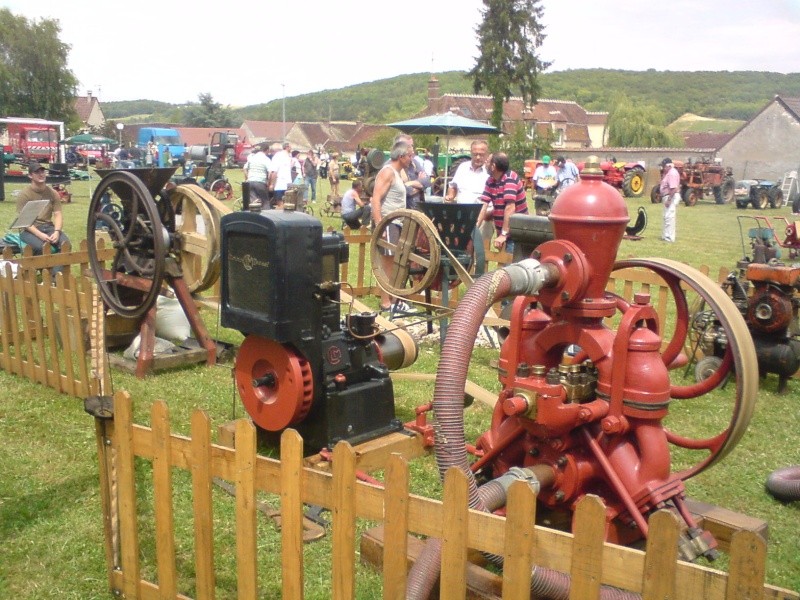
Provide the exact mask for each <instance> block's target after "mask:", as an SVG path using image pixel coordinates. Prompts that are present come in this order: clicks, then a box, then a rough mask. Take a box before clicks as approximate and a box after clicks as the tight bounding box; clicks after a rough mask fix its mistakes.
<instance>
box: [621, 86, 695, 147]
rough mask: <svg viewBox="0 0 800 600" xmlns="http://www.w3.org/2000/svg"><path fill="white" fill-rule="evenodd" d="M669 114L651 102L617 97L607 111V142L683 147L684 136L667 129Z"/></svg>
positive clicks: (630, 145) (624, 96) (628, 145)
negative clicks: (632, 100)
mask: <svg viewBox="0 0 800 600" xmlns="http://www.w3.org/2000/svg"><path fill="white" fill-rule="evenodd" d="M666 125H667V116H666V115H665V114H664V112H662V111H661V110H659V109H658V108H656V107H655V106H653V105H652V104H642V103H638V102H637V103H634V102H631V101H630V99H628V97H627V96H626V95H625V94H618V95H616V96H615V97H614V100H613V105H612V108H611V111H610V113H609V115H608V145H609V146H617V147H620V148H681V147H683V139H682V138H681V137H680V136H678V135H675V134H673V133H670V132H669V131H668V130H667V129H666Z"/></svg>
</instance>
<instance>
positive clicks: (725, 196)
mask: <svg viewBox="0 0 800 600" xmlns="http://www.w3.org/2000/svg"><path fill="white" fill-rule="evenodd" d="M733 189H734V183H733V179H732V178H731V177H726V178H725V179H723V180H722V185H721V186H720V195H721V196H722V202H724V203H725V204H730V203H731V202H732V201H733Z"/></svg>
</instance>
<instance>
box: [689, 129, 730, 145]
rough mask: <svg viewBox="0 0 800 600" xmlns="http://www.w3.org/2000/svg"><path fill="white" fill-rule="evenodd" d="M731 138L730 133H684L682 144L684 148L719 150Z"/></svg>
mask: <svg viewBox="0 0 800 600" xmlns="http://www.w3.org/2000/svg"><path fill="white" fill-rule="evenodd" d="M732 137H733V134H732V133H712V132H707V131H704V132H700V133H692V132H686V133H684V134H683V142H684V146H685V147H686V148H721V147H722V146H723V144H725V142H727V141H728V140H729V139H731V138H732Z"/></svg>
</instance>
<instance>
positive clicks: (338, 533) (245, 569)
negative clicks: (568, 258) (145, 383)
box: [97, 392, 800, 600]
mask: <svg viewBox="0 0 800 600" xmlns="http://www.w3.org/2000/svg"><path fill="white" fill-rule="evenodd" d="M131 404H132V401H131V398H130V396H129V395H128V394H126V393H125V392H118V393H117V394H116V395H115V396H114V417H113V420H108V421H98V425H97V432H98V440H97V448H98V452H99V455H100V456H99V458H100V460H99V464H100V466H101V473H100V475H101V482H102V488H103V490H104V492H103V494H101V498H102V502H103V516H104V522H105V524H106V555H107V557H109V563H108V574H109V582H110V585H111V587H112V588H113V589H114V590H115V591H118V592H120V593H122V594H124V595H125V597H127V598H128V599H133V598H142V599H147V600H149V599H150V598H188V596H186V595H185V594H186V593H187V592H186V591H185V590H180V589H178V585H177V583H176V582H178V581H179V580H180V573H179V570H178V567H177V565H176V559H175V536H174V528H175V517H174V509H173V502H174V501H175V500H176V498H177V497H179V496H182V495H188V494H190V493H191V498H192V503H193V510H194V515H193V523H194V556H193V560H194V568H193V584H194V588H193V589H194V593H195V597H196V598H197V600H207V599H211V598H215V591H216V589H217V586H218V584H219V582H218V581H217V576H216V572H215V558H216V556H217V555H216V554H215V551H219V552H226V553H229V552H233V549H229V548H220V547H219V546H215V543H214V540H215V534H219V533H221V532H217V531H215V523H216V522H217V520H216V519H215V516H214V512H213V509H214V508H215V507H214V504H213V502H212V500H211V490H212V479H213V478H214V477H219V478H222V479H224V480H227V481H229V482H232V483H233V484H234V486H235V488H236V511H235V512H236V519H235V529H236V531H235V546H236V548H235V556H236V585H235V587H236V590H237V594H238V598H240V599H250V598H253V599H255V598H258V597H262V596H261V595H260V592H259V585H258V582H259V563H258V560H257V540H258V533H259V532H258V521H257V519H256V507H257V493H258V492H260V491H261V492H268V493H271V494H277V495H279V496H280V499H281V517H282V525H281V572H282V597H283V598H286V599H300V598H302V597H303V586H304V570H303V558H304V555H303V552H304V550H303V542H302V537H303V524H302V517H303V512H302V511H303V503H308V504H316V505H319V506H323V507H325V508H328V509H330V510H331V513H332V526H331V539H332V551H331V580H330V589H331V594H330V597H331V598H335V599H339V598H342V599H345V598H354V597H355V593H356V589H355V572H356V571H355V569H356V562H355V561H356V556H357V553H356V534H355V532H356V522H357V520H358V519H368V520H371V521H377V522H382V523H383V524H384V526H385V529H386V536H387V539H390V540H391V543H389V544H386V547H385V551H384V555H383V595H384V597H385V598H402V597H404V594H405V588H406V565H407V556H406V550H407V540H408V534H409V533H416V534H421V535H424V536H430V537H436V538H439V539H441V540H442V547H443V554H442V555H443V560H442V565H443V566H442V570H441V581H442V591H441V595H440V597H441V598H443V599H450V598H465V597H466V593H467V579H466V577H465V573H466V572H467V568H468V558H467V557H468V554H467V548H471V549H475V550H479V551H483V552H489V553H492V554H497V555H500V556H503V557H505V565H506V566H505V570H504V574H503V587H504V589H503V598H504V599H508V600H511V599H522V598H525V599H528V598H530V591H529V590H530V578H531V567H532V565H538V566H541V567H544V568H547V569H553V570H556V571H560V572H564V573H568V574H569V575H570V576H571V581H572V591H571V592H570V598H580V599H582V600H583V599H586V600H591V599H592V598H599V597H600V593H601V590H600V586H601V585H605V586H614V587H617V588H621V589H625V590H629V591H631V592H634V593H637V594H640V595H641V597H642V598H643V600H656V599H663V598H703V599H706V600H716V599H728V600H732V599H734V598H736V599H739V598H742V599H744V598H765V599H776V600H777V599H784V600H789V599H792V600H797V599H799V598H800V595H798V594H796V593H794V592H791V591H788V590H782V589H779V588H776V587H773V586H769V585H765V584H764V564H765V558H766V549H765V543H764V541H763V540H762V539H761V538H760V537H759V536H758V535H757V534H755V533H753V532H749V531H743V532H739V533H737V534H736V535H735V536H734V538H733V542H732V545H731V552H730V556H731V560H730V567H731V569H730V574H726V573H723V572H721V571H716V570H712V569H708V568H704V567H701V566H698V565H693V564H690V563H685V562H681V561H678V560H677V558H676V552H675V551H665V548H674V547H675V542H676V540H677V536H678V522H677V519H676V518H675V517H674V516H673V515H672V514H671V513H669V512H666V511H662V512H660V513H657V514H656V515H654V516H653V517H652V518H651V521H650V524H651V530H650V531H651V533H650V537H649V540H648V543H647V549H646V551H644V552H642V551H639V550H633V549H629V548H624V547H621V546H615V545H611V544H605V543H604V542H603V535H604V533H603V532H604V527H605V510H604V508H603V506H602V504H601V503H600V501H599V499H597V498H594V497H587V498H584V499H583V500H582V501H581V502H580V504H579V506H578V509H577V512H576V515H575V534H574V535H572V534H568V533H563V532H558V531H554V530H550V529H546V528H543V527H540V526H535V525H534V517H535V497H534V494H533V492H532V491H531V489H530V488H529V487H527V486H526V485H525V484H522V483H520V482H517V483H515V484H514V485H513V486H512V488H511V491H510V494H509V502H508V511H507V512H508V517H507V518H501V517H498V516H495V515H491V514H487V513H481V512H476V511H472V510H468V508H467V500H466V498H467V481H466V476H465V475H464V474H463V473H461V472H460V471H458V470H457V469H455V468H453V469H451V470H450V471H449V472H448V473H447V476H446V478H445V484H444V496H443V498H444V500H443V501H441V502H440V501H436V500H430V499H426V498H422V497H420V496H416V495H413V494H410V493H409V470H408V464H407V463H406V461H405V460H404V459H403V458H402V457H400V456H399V455H392V456H391V458H390V459H389V461H388V463H387V465H386V470H385V473H386V476H385V487H384V488H381V487H379V486H376V485H372V484H368V483H363V482H361V481H358V480H357V478H356V453H355V452H354V450H353V448H352V447H350V446H349V445H348V444H347V443H346V442H342V443H340V444H338V445H337V446H336V448H335V449H334V452H333V470H332V472H330V473H329V472H323V471H317V470H314V469H311V468H309V467H306V466H304V463H303V454H302V445H303V444H302V440H301V439H300V437H299V436H298V435H297V433H296V432H294V431H286V432H284V434H283V435H282V437H281V459H280V460H275V459H270V458H266V457H263V456H258V455H257V454H256V432H255V428H254V426H253V425H252V423H250V422H249V421H247V420H239V421H237V422H236V444H235V446H236V447H235V448H227V447H223V446H218V445H215V444H212V443H211V423H210V421H209V419H208V417H207V415H206V414H205V413H204V412H203V411H201V410H198V411H196V412H195V413H194V415H193V416H192V423H191V437H190V438H186V437H182V436H178V435H175V434H172V433H171V432H170V421H169V411H168V409H167V405H166V404H165V403H164V402H162V401H158V402H156V403H155V404H154V405H153V408H152V412H151V422H152V426H151V427H146V426H142V425H136V424H134V423H133V421H132V408H131ZM137 460H138V461H142V460H144V461H150V462H151V463H152V480H151V481H150V482H148V481H146V477H145V476H144V475H143V473H144V472H146V470H142V469H139V470H137V469H136V468H135V463H136V461H137ZM174 469H179V470H184V471H188V472H189V473H190V475H191V492H190V491H189V489H183V488H181V489H175V486H174V485H173V479H172V477H173V475H172V473H173V470H174ZM137 473H139V475H138V476H137ZM143 480H144V481H143ZM137 485H148V486H152V494H153V498H154V499H153V505H154V515H153V517H154V521H155V527H154V537H155V562H156V565H157V578H156V580H157V583H154V582H152V581H147V580H144V579H143V578H142V577H141V573H142V571H143V567H142V564H141V559H142V553H141V548H142V544H141V543H140V531H141V529H140V527H139V523H138V521H137ZM184 487H185V488H188V487H189V486H188V484H187V485H186V486H184ZM184 568H186V569H191V567H189V566H187V565H185V564H184ZM229 585H230V582H229Z"/></svg>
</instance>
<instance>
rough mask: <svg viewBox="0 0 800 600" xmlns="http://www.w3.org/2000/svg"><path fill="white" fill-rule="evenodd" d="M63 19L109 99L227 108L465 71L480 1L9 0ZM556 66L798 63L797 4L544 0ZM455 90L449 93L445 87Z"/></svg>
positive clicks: (87, 70)
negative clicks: (207, 96)
mask: <svg viewBox="0 0 800 600" xmlns="http://www.w3.org/2000/svg"><path fill="white" fill-rule="evenodd" d="M0 6H3V7H7V8H9V9H11V11H12V12H13V13H15V14H22V15H25V16H27V17H30V18H37V19H38V18H44V17H48V18H54V19H58V20H59V22H60V24H61V30H62V34H61V39H62V41H64V42H66V43H68V44H70V45H71V46H72V50H71V51H70V54H69V66H70V68H71V69H72V71H73V72H74V73H75V75H76V76H77V78H78V79H79V80H80V85H79V88H78V91H79V92H80V93H86V91H87V90H92V92H93V93H94V94H95V95H97V96H99V98H100V100H101V101H104V102H109V101H116V100H137V99H152V100H161V101H164V102H172V103H183V102H187V101H197V95H198V94H199V93H205V92H210V93H211V94H212V95H213V97H214V100H216V101H217V102H220V103H222V104H227V105H231V106H234V107H236V106H245V105H250V104H258V103H262V102H269V101H270V100H274V99H276V98H281V97H283V96H284V94H285V96H286V97H287V98H289V97H292V96H298V95H301V94H307V93H312V92H318V91H321V90H326V89H337V88H342V87H347V86H349V85H354V84H357V83H364V82H369V81H375V80H379V79H386V78H390V77H394V76H397V75H402V74H406V73H428V72H431V71H433V72H443V71H453V70H461V71H466V70H469V69H470V68H471V67H472V66H473V65H474V62H475V56H476V54H477V41H476V36H475V28H476V27H477V26H478V24H479V23H480V21H481V18H482V17H481V13H480V10H481V8H482V6H483V3H482V2H481V0H428V1H423V2H406V3H400V2H397V3H389V2H381V1H380V0H299V1H293V2H287V1H282V2H279V1H276V0H257V1H248V2H243V1H239V0H229V1H227V2H220V1H215V2H211V1H209V0H193V1H191V2H174V1H173V0H160V1H154V0H127V1H123V2H105V1H98V0H92V1H87V0H0ZM542 6H544V9H545V14H544V18H543V24H544V25H545V27H546V29H545V33H546V35H547V38H546V39H545V41H544V44H543V46H542V47H541V48H540V50H539V55H540V58H542V59H543V60H546V61H553V65H552V67H551V68H550V71H556V70H566V69H581V68H594V67H606V68H615V69H626V70H634V71H640V70H646V69H656V70H659V71H665V70H670V71H748V70H750V71H772V72H779V73H797V72H800V51H798V49H797V40H799V39H800V0H761V1H753V0H749V1H748V2H744V1H742V0H700V1H698V0H672V1H671V2H664V1H663V0H658V1H651V0H634V1H633V2H623V3H608V2H598V1H597V0H591V1H590V0H559V1H556V0H543V2H542ZM442 91H447V90H442Z"/></svg>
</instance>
